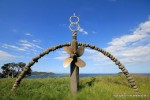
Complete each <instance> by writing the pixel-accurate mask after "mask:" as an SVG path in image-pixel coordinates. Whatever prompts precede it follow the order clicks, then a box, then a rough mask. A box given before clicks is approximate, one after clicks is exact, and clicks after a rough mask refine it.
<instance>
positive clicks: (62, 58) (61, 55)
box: [54, 49, 69, 60]
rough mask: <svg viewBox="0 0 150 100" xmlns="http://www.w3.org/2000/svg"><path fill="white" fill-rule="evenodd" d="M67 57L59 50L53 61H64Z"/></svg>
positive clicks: (67, 55)
mask: <svg viewBox="0 0 150 100" xmlns="http://www.w3.org/2000/svg"><path fill="white" fill-rule="evenodd" d="M68 57H69V54H67V53H66V52H65V51H64V50H63V49H60V50H59V51H56V57H55V58H54V59H56V60H65V59H66V58H68Z"/></svg>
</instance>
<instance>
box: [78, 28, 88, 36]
mask: <svg viewBox="0 0 150 100" xmlns="http://www.w3.org/2000/svg"><path fill="white" fill-rule="evenodd" d="M79 32H81V33H83V34H85V35H87V34H88V32H87V31H85V30H84V29H83V28H80V30H79Z"/></svg>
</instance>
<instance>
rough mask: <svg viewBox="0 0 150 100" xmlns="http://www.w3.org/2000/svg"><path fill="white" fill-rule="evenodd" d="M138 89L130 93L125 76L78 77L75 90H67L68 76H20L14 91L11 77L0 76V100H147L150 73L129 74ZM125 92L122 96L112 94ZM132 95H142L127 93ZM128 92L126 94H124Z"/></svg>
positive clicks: (68, 84)
mask: <svg viewBox="0 0 150 100" xmlns="http://www.w3.org/2000/svg"><path fill="white" fill-rule="evenodd" d="M133 77H134V79H135V81H136V83H137V86H138V87H139V90H140V91H139V92H134V91H133V90H132V89H131V88H130V86H129V84H128V83H127V80H126V78H125V76H99V77H89V78H81V79H80V88H79V92H78V93H77V94H76V95H72V94H71V92H70V78H69V77H66V78H46V79H23V81H22V83H21V84H20V87H19V88H18V90H17V91H16V92H15V93H12V92H10V90H11V88H12V85H13V83H14V81H15V79H0V100H150V96H149V95H150V76H133ZM117 94H125V95H126V96H123V97H115V96H113V95H117ZM133 94H140V95H141V94H142V95H146V96H145V97H144V96H143V97H140V96H137V97H136V96H129V95H133ZM127 95H128V96H127Z"/></svg>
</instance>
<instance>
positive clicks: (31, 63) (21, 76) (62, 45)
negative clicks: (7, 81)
mask: <svg viewBox="0 0 150 100" xmlns="http://www.w3.org/2000/svg"><path fill="white" fill-rule="evenodd" d="M70 45H71V44H70V43H66V44H60V45H57V46H54V47H51V48H48V49H46V50H45V51H44V52H42V53H40V54H39V55H38V56H36V57H35V58H33V59H32V60H31V61H30V62H29V63H28V64H27V65H26V66H25V68H24V70H23V71H22V72H21V73H20V75H19V77H18V78H17V79H16V81H15V83H14V85H13V87H12V91H15V90H16V89H17V87H18V86H19V84H20V82H21V80H22V79H23V78H24V76H25V75H26V72H27V71H28V70H29V69H30V67H31V66H32V65H34V64H35V63H36V62H38V60H39V59H40V58H41V57H43V56H45V55H46V54H49V53H50V52H51V51H55V50H56V49H59V48H62V47H65V46H70Z"/></svg>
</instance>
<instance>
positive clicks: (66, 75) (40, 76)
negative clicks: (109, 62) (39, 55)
mask: <svg viewBox="0 0 150 100" xmlns="http://www.w3.org/2000/svg"><path fill="white" fill-rule="evenodd" d="M115 75H117V73H116V74H115V73H109V74H89V73H87V74H80V75H79V77H80V78H84V77H92V76H115ZM137 75H146V76H150V73H140V74H137ZM69 76H70V75H69V74H53V75H39V76H38V75H31V76H28V77H27V78H31V79H34V78H63V77H69Z"/></svg>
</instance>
